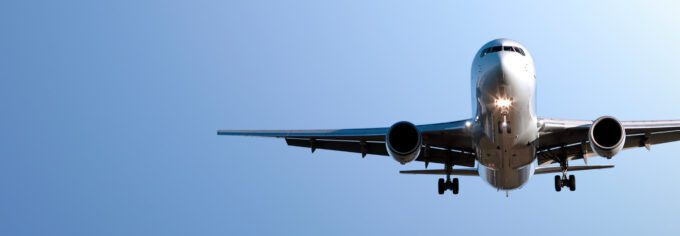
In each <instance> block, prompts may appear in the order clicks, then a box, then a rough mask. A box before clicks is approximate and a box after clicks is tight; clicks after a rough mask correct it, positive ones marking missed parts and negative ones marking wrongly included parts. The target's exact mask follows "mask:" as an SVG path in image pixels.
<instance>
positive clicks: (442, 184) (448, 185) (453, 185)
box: [437, 178, 458, 195]
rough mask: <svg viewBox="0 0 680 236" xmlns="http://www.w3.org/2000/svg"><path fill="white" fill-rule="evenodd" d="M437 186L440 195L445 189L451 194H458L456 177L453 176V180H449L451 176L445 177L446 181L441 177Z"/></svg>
mask: <svg viewBox="0 0 680 236" xmlns="http://www.w3.org/2000/svg"><path fill="white" fill-rule="evenodd" d="M437 187H438V190H439V194H440V195H441V194H444V192H446V190H451V191H452V192H453V194H458V178H453V181H451V178H447V180H446V181H444V178H441V179H439V183H438V186H437Z"/></svg>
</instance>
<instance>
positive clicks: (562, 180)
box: [555, 175, 576, 192]
mask: <svg viewBox="0 0 680 236" xmlns="http://www.w3.org/2000/svg"><path fill="white" fill-rule="evenodd" d="M563 187H569V191H574V190H576V177H575V176H574V175H570V176H569V178H567V175H562V176H559V175H555V191H557V192H559V191H562V188H563Z"/></svg>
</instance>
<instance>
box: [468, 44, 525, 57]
mask: <svg viewBox="0 0 680 236" xmlns="http://www.w3.org/2000/svg"><path fill="white" fill-rule="evenodd" d="M500 51H508V52H517V53H519V54H522V56H525V54H524V50H522V48H520V47H513V46H493V47H488V48H485V49H484V50H482V53H480V55H479V57H484V56H486V54H490V53H494V52H500Z"/></svg>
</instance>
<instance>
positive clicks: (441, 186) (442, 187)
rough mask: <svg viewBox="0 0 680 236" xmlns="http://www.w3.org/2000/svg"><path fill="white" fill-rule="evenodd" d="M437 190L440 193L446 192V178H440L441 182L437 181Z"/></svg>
mask: <svg viewBox="0 0 680 236" xmlns="http://www.w3.org/2000/svg"><path fill="white" fill-rule="evenodd" d="M437 191H438V192H439V195H442V194H444V191H446V186H445V185H444V179H439V182H438V183H437Z"/></svg>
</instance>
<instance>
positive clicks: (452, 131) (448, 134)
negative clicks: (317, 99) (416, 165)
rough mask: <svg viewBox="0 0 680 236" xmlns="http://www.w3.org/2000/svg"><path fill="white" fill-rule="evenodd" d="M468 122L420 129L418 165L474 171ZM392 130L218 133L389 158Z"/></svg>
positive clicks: (440, 124)
mask: <svg viewBox="0 0 680 236" xmlns="http://www.w3.org/2000/svg"><path fill="white" fill-rule="evenodd" d="M467 121H468V120H459V121H453V122H445V123H437V124H427V125H417V126H416V127H417V128H418V130H419V131H420V133H421V135H422V138H423V146H422V148H423V150H422V151H421V154H420V156H418V157H417V159H416V160H417V161H423V162H426V163H444V162H445V161H448V160H451V161H452V163H453V164H454V165H461V166H468V167H472V166H474V163H475V158H474V153H473V147H472V139H471V137H470V135H469V133H468V132H467V131H466V130H465V123H466V122H467ZM388 130H389V127H381V128H365V129H322V130H218V131H217V134H218V135H230V136H254V137H270V138H283V139H285V140H286V143H287V144H288V145H289V146H296V147H306V148H310V149H311V150H312V152H314V151H315V150H316V149H326V150H334V151H344V152H354V153H360V154H361V155H362V157H364V156H366V155H367V154H372V155H380V156H388V155H389V154H388V153H387V147H386V146H385V135H386V134H387V131H388Z"/></svg>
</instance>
